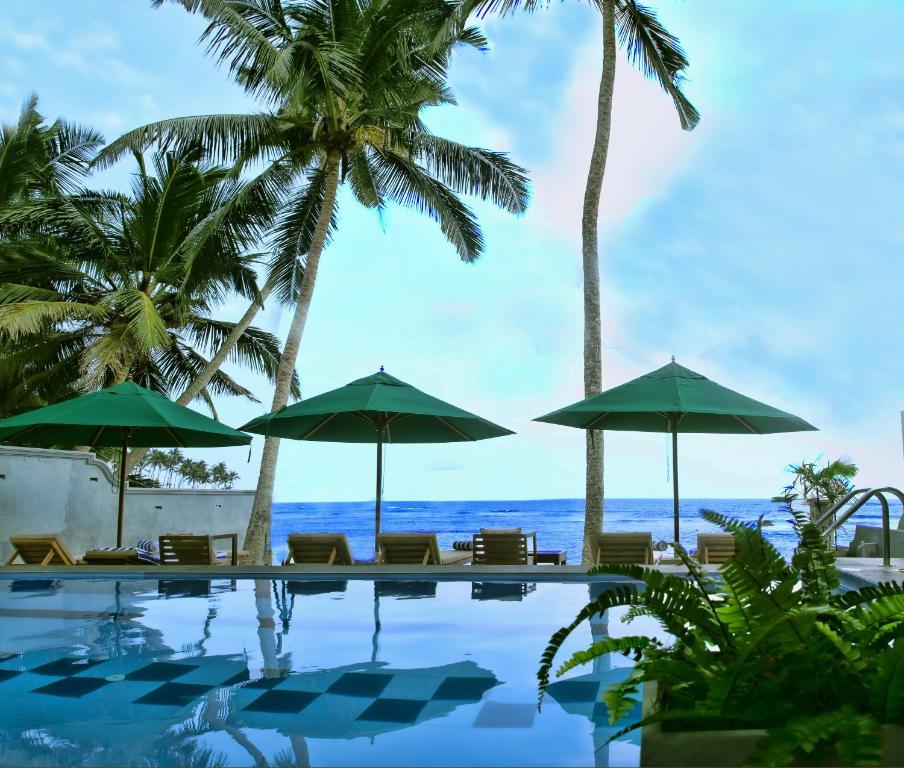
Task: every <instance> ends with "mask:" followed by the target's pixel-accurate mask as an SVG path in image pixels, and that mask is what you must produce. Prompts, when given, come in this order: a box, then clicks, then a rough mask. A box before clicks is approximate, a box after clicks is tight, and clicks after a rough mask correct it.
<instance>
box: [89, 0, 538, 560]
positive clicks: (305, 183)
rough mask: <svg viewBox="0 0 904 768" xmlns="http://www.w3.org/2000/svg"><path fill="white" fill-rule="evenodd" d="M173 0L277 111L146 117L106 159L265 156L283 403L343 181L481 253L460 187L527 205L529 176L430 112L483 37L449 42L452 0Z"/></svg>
mask: <svg viewBox="0 0 904 768" xmlns="http://www.w3.org/2000/svg"><path fill="white" fill-rule="evenodd" d="M175 1H176V2H179V3H180V4H182V5H183V6H185V7H186V8H188V9H189V10H192V11H198V12H200V13H202V14H203V15H204V16H205V17H206V18H207V19H208V20H209V24H208V27H207V30H206V32H205V33H204V37H205V39H207V40H208V41H209V50H211V51H212V52H214V53H215V54H216V55H217V57H218V59H219V61H220V62H226V63H228V65H229V66H230V68H231V70H232V71H233V73H234V74H235V76H236V79H237V80H238V82H239V83H240V84H241V85H242V86H243V87H244V88H245V89H246V90H247V91H248V92H249V93H250V94H253V95H255V96H258V97H260V98H261V99H262V101H263V102H264V103H265V104H266V105H267V106H268V108H269V109H268V111H265V112H260V113H256V114H238V115H206V116H199V117H183V118H177V119H174V120H165V121H162V122H159V123H153V124H151V125H146V126H143V127H141V128H138V129H136V130H133V131H130V132H129V133H127V134H125V135H124V136H122V137H120V138H119V139H117V140H116V141H114V142H113V143H112V144H111V145H110V146H109V147H107V148H106V149H105V150H104V151H103V153H102V154H101V162H109V161H110V160H112V159H114V158H116V157H119V156H120V155H121V154H123V153H125V152H128V151H140V150H142V149H144V148H145V147H148V146H149V145H151V144H153V143H154V142H158V141H159V142H163V143H164V144H166V145H168V146H183V145H192V146H194V145H200V146H203V147H204V148H205V149H206V150H207V152H208V153H211V154H212V155H213V156H215V157H218V158H221V159H228V160H229V161H232V160H238V161H239V163H244V164H247V165H249V166H251V167H253V166H254V165H255V164H257V163H260V162H264V163H266V166H265V169H264V170H263V171H262V173H261V174H260V175H259V176H258V177H257V181H258V183H260V184H262V185H265V186H266V188H267V189H278V190H279V193H280V195H281V197H282V199H283V201H284V202H283V207H282V214H281V216H280V219H279V221H278V223H277V227H276V230H275V232H274V235H273V244H274V248H275V253H274V256H273V259H272V261H271V264H270V277H271V280H272V279H278V281H279V283H280V286H281V288H280V290H281V292H282V296H281V298H283V299H288V300H296V306H295V314H294V316H293V318H292V322H291V325H290V328H289V333H288V336H287V338H286V342H285V346H284V348H283V354H282V357H281V361H280V366H279V371H278V372H277V376H276V388H275V393H274V396H273V402H272V406H271V409H272V410H276V409H278V408H281V407H283V406H284V405H285V404H286V403H287V402H288V399H289V394H290V391H289V383H290V380H291V377H292V375H293V374H294V370H295V362H296V359H297V356H298V350H299V346H300V343H301V338H302V334H303V331H304V328H305V323H306V320H307V315H308V309H309V307H310V304H311V298H312V296H313V292H314V285H315V281H316V276H317V268H318V265H319V262H320V257H321V254H322V252H323V249H324V247H325V246H326V244H327V241H328V239H329V237H330V234H331V232H332V231H333V230H334V228H335V225H336V212H337V194H338V190H339V187H340V186H341V185H342V184H343V183H345V182H347V183H348V187H349V189H350V191H351V193H352V195H353V196H354V197H355V199H356V200H357V201H358V202H359V203H361V204H362V205H364V206H366V207H368V208H373V209H376V210H377V211H381V210H382V209H383V208H385V206H386V205H388V204H389V203H393V202H394V203H397V204H399V205H402V206H405V207H408V208H414V209H415V210H417V211H420V212H422V213H425V214H426V215H428V216H430V217H431V218H432V219H434V220H435V221H437V222H438V223H439V225H440V228H441V230H442V232H443V234H444V235H445V236H446V238H447V239H448V240H449V241H450V242H451V243H452V244H453V245H454V246H455V248H456V250H457V251H458V254H459V256H460V257H461V258H462V259H463V260H464V261H466V262H471V261H474V260H475V259H476V258H477V257H478V256H479V255H480V254H481V252H482V250H483V237H482V233H481V231H480V228H479V226H478V224H477V220H476V217H475V216H474V214H473V212H472V211H471V210H470V209H468V208H467V207H466V206H465V205H464V204H463V203H462V201H461V200H460V199H459V194H471V195H475V196H477V197H479V198H481V199H484V200H489V201H491V202H493V203H495V204H496V205H499V206H501V207H502V208H504V209H505V210H507V211H510V212H512V213H521V212H523V211H524V210H525V208H526V205H527V199H528V188H527V180H526V177H525V174H524V172H523V170H522V169H521V168H519V167H518V166H516V165H514V164H513V163H511V162H510V161H509V160H508V159H507V157H506V156H505V155H503V154H501V153H498V152H492V151H489V150H485V149H481V148H477V147H470V146H465V145H462V144H459V143H456V142H454V141H450V140H448V139H445V138H441V137H439V136H437V135H435V134H434V133H432V132H431V131H430V130H429V129H428V128H427V127H426V125H425V124H424V122H423V112H424V110H425V109H427V108H429V107H433V106H437V105H442V104H452V103H454V102H453V97H452V94H451V92H450V91H449V88H448V84H447V69H448V64H449V56H450V53H451V51H452V49H453V48H454V47H455V46H456V45H457V44H467V45H473V46H477V47H480V46H482V45H483V44H484V39H483V37H482V35H480V34H479V33H478V32H477V31H476V30H474V29H473V28H468V27H466V26H462V27H461V28H460V29H458V30H456V32H455V33H454V34H448V35H444V36H443V37H442V38H441V39H438V35H439V33H440V31H441V30H442V29H443V27H444V25H446V24H447V22H448V20H449V16H450V13H452V12H453V10H454V9H453V7H452V6H451V5H450V4H448V3H447V2H445V0H297V1H295V2H283V1H282V0H240V1H239V2H235V1H233V0H175ZM161 2H162V0H157V4H158V5H159V4H160V3H161ZM270 282H271V281H268V285H269V284H270ZM278 450H279V441H278V439H276V438H267V440H266V442H265V445H264V452H263V457H262V460H261V469H260V475H259V478H258V485H257V493H256V496H255V501H254V508H253V511H252V515H251V520H250V522H249V525H248V531H247V534H246V537H245V542H244V548H245V549H247V550H248V551H249V552H250V553H251V556H252V558H253V559H254V560H255V561H256V562H269V561H270V557H271V554H270V507H271V503H272V498H273V483H274V477H275V472H276V460H277V454H278Z"/></svg>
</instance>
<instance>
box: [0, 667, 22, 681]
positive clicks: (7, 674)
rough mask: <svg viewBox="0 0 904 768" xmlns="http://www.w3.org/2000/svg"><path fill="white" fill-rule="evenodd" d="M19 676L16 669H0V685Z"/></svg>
mask: <svg viewBox="0 0 904 768" xmlns="http://www.w3.org/2000/svg"><path fill="white" fill-rule="evenodd" d="M18 674H21V673H20V672H19V670H17V669H0V683H2V682H4V681H5V680H11V679H12V678H14V677H15V676H16V675H18Z"/></svg>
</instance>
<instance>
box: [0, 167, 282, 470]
mask: <svg viewBox="0 0 904 768" xmlns="http://www.w3.org/2000/svg"><path fill="white" fill-rule="evenodd" d="M137 164H138V170H137V173H136V175H135V178H134V183H133V188H132V192H131V195H120V194H116V193H110V192H100V193H99V192H86V191H82V192H78V191H76V192H73V193H71V194H66V195H62V196H60V197H56V198H48V199H44V198H42V199H38V200H34V201H25V202H21V203H19V204H17V205H13V206H10V207H9V208H8V210H6V212H5V213H4V214H3V217H2V221H3V223H4V225H5V226H6V227H7V228H8V229H9V230H10V231H16V232H17V233H19V234H20V235H21V234H25V235H27V236H28V237H29V238H30V239H31V242H32V244H33V246H34V247H32V248H31V251H30V253H29V255H28V257H27V258H25V257H20V256H17V255H16V254H13V253H9V252H0V345H2V349H3V354H4V357H6V356H10V357H13V356H18V357H22V358H25V357H27V356H28V354H29V353H31V354H32V357H33V359H38V360H42V361H49V362H48V363H47V364H46V365H45V366H44V369H43V370H41V371H40V377H38V376H36V378H41V377H43V378H47V377H49V376H52V375H58V374H59V373H60V372H61V371H62V372H64V373H65V374H66V375H69V376H75V377H76V378H75V379H74V380H73V379H70V381H69V383H70V384H71V385H73V386H75V387H76V388H77V389H82V390H84V389H94V388H97V387H100V386H109V385H110V384H114V383H117V382H121V381H124V380H125V379H126V378H127V377H131V378H132V379H134V380H135V381H136V382H138V383H139V384H142V385H143V386H146V387H148V388H150V389H153V390H155V391H158V392H161V393H163V394H165V395H167V396H170V395H171V393H172V392H173V391H174V390H175V391H179V392H181V391H183V390H184V389H185V388H186V387H187V386H188V383H189V382H190V381H192V380H193V379H194V378H195V377H196V376H197V374H198V373H199V371H201V370H202V369H203V368H204V366H205V365H206V363H207V358H206V357H205V353H206V352H208V351H209V350H212V349H216V348H218V347H219V346H220V345H221V343H222V341H223V339H224V338H226V337H227V336H228V335H229V334H230V333H231V332H232V330H233V324H232V323H229V322H226V321H223V320H219V319H216V317H215V311H216V308H217V307H218V305H220V304H221V303H222V302H223V301H225V300H226V299H227V298H228V297H229V296H231V295H232V294H234V293H237V294H239V295H241V296H245V297H247V298H250V299H252V300H255V299H256V298H257V296H258V292H257V284H256V275H255V271H254V265H255V263H256V260H257V259H258V258H259V255H258V254H255V253H251V252H249V251H248V249H249V248H250V247H251V246H252V245H253V244H254V243H255V242H256V240H257V238H259V236H260V235H261V233H262V232H263V230H264V228H265V227H266V226H267V225H268V224H269V223H270V221H271V216H272V210H271V208H270V205H269V203H268V201H267V200H266V199H264V198H263V197H262V196H260V195H254V194H249V193H248V191H247V189H246V188H245V185H243V184H241V183H240V182H238V181H237V180H236V179H235V178H234V175H233V174H232V173H231V171H230V169H228V168H223V167H218V166H212V165H210V164H207V163H201V162H199V161H198V152H197V150H195V149H185V150H180V151H177V152H166V153H160V154H157V155H154V156H153V157H152V158H151V165H152V170H149V169H148V168H147V167H146V164H145V160H144V158H143V157H142V156H137ZM39 352H40V354H38V353H39ZM232 357H233V359H235V360H236V361H237V362H240V363H242V364H244V365H247V366H249V367H251V368H252V369H254V370H256V371H257V372H260V373H264V374H265V375H267V376H269V377H270V378H271V379H272V378H273V377H274V376H275V374H276V370H277V366H278V363H279V343H278V340H277V339H276V338H275V337H274V336H273V335H272V334H269V333H265V332H263V331H261V330H258V329H255V328H250V327H249V328H246V329H244V331H243V333H242V334H241V335H240V338H239V341H238V343H237V344H236V346H235V348H234V350H233V353H232ZM27 384H28V382H26V385H27ZM296 386H297V382H296ZM218 394H227V395H239V396H243V397H248V398H251V399H254V397H253V395H252V393H251V392H250V391H249V390H247V389H246V388H245V387H242V386H241V385H240V384H238V383H237V382H236V381H235V380H233V379H232V378H231V377H230V376H228V375H226V374H225V373H224V372H222V371H218V372H217V373H216V375H215V376H213V377H212V378H211V379H210V381H209V382H208V384H207V386H206V387H205V388H204V389H202V390H201V391H200V392H199V397H200V398H202V399H203V400H204V401H205V402H206V403H207V404H208V406H209V407H210V409H211V410H212V411H213V412H214V415H216V412H215V410H214V408H213V402H212V399H211V396H212V395H218ZM142 455H143V452H142ZM131 459H132V463H133V464H134V460H135V459H136V456H132V457H131Z"/></svg>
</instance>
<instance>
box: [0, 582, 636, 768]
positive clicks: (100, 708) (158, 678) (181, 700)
mask: <svg viewBox="0 0 904 768" xmlns="http://www.w3.org/2000/svg"><path fill="white" fill-rule="evenodd" d="M606 586H607V585H606V584H601V583H595V584H592V585H588V584H574V583H572V584H555V583H539V584H533V583H500V582H473V583H471V582H436V581H377V582H374V581H369V580H349V581H312V580H306V581H271V580H251V579H238V580H229V579H221V580H213V581H199V580H181V579H173V580H166V581H140V580H131V579H124V580H122V581H113V580H108V579H104V580H98V579H87V578H74V579H68V578H67V579H59V580H44V581H35V580H10V579H0V617H2V621H0V701H2V702H3V703H2V706H0V765H4V766H11V765H17V766H18V765H29V766H51V765H135V766H171V765H192V766H198V767H199V768H200V766H274V768H275V767H276V766H309V765H310V766H330V765H336V766H353V765H398V766H406V765H417V766H452V765H466V764H470V765H481V766H515V765H518V766H521V765H546V766H559V765H562V766H591V765H597V766H605V765H637V763H638V758H639V736H638V734H637V732H633V733H632V734H631V735H629V736H627V737H624V738H622V739H619V740H617V741H614V742H612V743H611V744H609V745H606V741H607V740H608V739H609V737H610V736H611V735H612V734H613V733H614V732H615V731H616V730H618V729H620V728H622V727H623V726H625V725H627V724H628V723H630V722H631V721H632V719H633V720H636V719H637V718H638V717H639V712H637V711H635V712H632V713H630V715H629V716H628V717H626V718H625V719H624V720H622V721H621V722H619V723H618V724H616V726H614V727H612V726H610V725H609V722H608V717H607V712H606V707H605V705H604V704H603V703H602V702H601V701H600V692H601V690H602V688H603V687H604V686H605V685H606V684H607V683H610V682H613V681H615V680H618V679H621V678H622V677H624V675H625V674H626V672H627V670H628V665H629V662H628V661H627V660H626V659H624V658H622V657H620V656H619V657H615V658H608V659H606V660H601V661H597V662H596V663H595V664H594V665H593V666H586V667H584V668H581V669H578V670H574V671H573V672H572V673H570V674H569V675H568V676H567V677H566V678H563V679H562V680H561V681H558V682H556V683H555V684H554V685H553V686H552V687H551V688H550V693H549V696H548V697H547V698H546V700H545V701H544V704H543V708H542V710H541V711H539V712H538V711H537V708H536V677H535V674H536V670H537V666H538V661H539V658H540V654H541V652H542V650H543V648H544V647H545V645H546V642H547V640H548V639H549V636H550V635H551V634H552V632H553V631H555V630H556V629H558V628H559V627H560V626H562V625H563V624H565V623H567V622H568V621H570V620H571V619H572V618H573V617H574V615H575V613H576V612H577V611H578V610H579V608H580V607H581V606H583V605H584V603H586V602H587V600H588V599H589V598H590V597H591V593H592V594H593V595H594V596H595V595H596V594H598V593H599V591H600V590H602V589H605V588H606ZM612 614H613V612H609V614H607V616H606V618H605V619H600V620H598V621H596V622H595V623H594V624H593V625H592V626H590V627H588V626H587V625H584V626H583V627H581V628H580V629H579V630H578V631H577V632H576V633H575V636H574V638H573V641H572V642H570V644H569V645H568V646H566V648H565V650H564V652H563V656H562V658H563V659H564V658H567V656H566V654H567V653H569V652H570V651H573V650H576V649H578V648H581V647H585V646H587V645H588V644H589V643H590V642H591V641H592V640H593V639H599V638H600V637H602V636H604V635H605V634H607V633H608V634H612V635H618V634H624V633H625V628H624V627H623V626H622V625H621V623H620V622H619V619H618V616H619V614H614V615H612ZM641 621H643V620H642V619H641V620H638V621H636V622H634V624H632V626H631V633H632V634H634V633H636V632H638V631H650V630H651V629H652V627H649V626H643V627H640V626H637V624H638V623H640V622H641Z"/></svg>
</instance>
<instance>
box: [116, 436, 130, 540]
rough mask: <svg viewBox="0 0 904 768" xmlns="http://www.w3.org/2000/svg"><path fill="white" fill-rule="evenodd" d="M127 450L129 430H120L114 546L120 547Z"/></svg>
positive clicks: (123, 524) (124, 508)
mask: <svg viewBox="0 0 904 768" xmlns="http://www.w3.org/2000/svg"><path fill="white" fill-rule="evenodd" d="M128 450H129V430H128V429H127V428H125V427H124V428H123V430H122V454H121V455H120V457H119V514H118V516H117V519H116V546H117V547H121V546H122V534H123V528H124V526H125V521H126V455H127V452H128Z"/></svg>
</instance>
